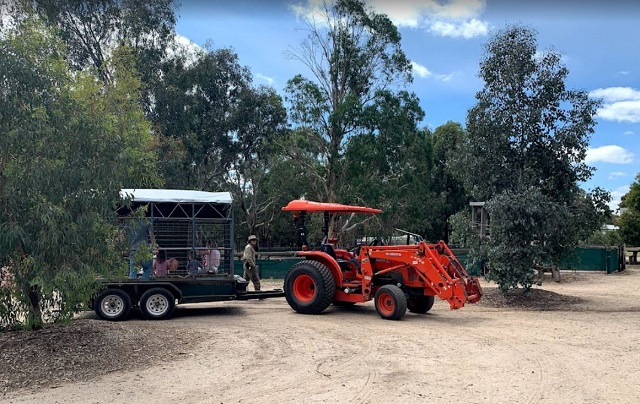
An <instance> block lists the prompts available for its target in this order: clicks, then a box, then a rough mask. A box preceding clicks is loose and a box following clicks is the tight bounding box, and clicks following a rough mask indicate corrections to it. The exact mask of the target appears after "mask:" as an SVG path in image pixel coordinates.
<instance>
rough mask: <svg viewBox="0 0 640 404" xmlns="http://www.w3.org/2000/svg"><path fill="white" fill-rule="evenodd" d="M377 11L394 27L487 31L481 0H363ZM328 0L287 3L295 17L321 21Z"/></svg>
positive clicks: (454, 33)
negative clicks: (289, 4) (481, 17)
mask: <svg viewBox="0 0 640 404" xmlns="http://www.w3.org/2000/svg"><path fill="white" fill-rule="evenodd" d="M366 2H367V3H368V4H369V5H370V6H371V7H372V8H373V9H374V10H375V11H376V12H378V13H383V14H386V15H387V16H388V17H389V19H390V20H391V21H392V22H393V23H394V24H395V25H396V26H398V27H410V28H419V27H425V28H426V29H427V30H428V31H429V32H432V33H435V34H437V35H440V36H449V37H453V38H467V39H468V38H474V37H476V36H483V35H487V34H488V32H489V23H488V22H486V21H482V20H480V19H478V17H479V16H480V14H482V12H483V11H484V9H485V7H486V1H485V0H398V1H390V0H366ZM331 3H332V0H304V1H303V2H302V3H298V4H293V5H291V6H289V8H290V10H291V11H293V13H294V14H296V15H297V16H299V17H304V18H307V19H309V20H310V21H314V22H316V23H322V21H323V20H324V17H325V16H326V12H325V8H326V6H327V5H328V4H331Z"/></svg>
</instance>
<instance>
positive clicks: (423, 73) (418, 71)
mask: <svg viewBox="0 0 640 404" xmlns="http://www.w3.org/2000/svg"><path fill="white" fill-rule="evenodd" d="M411 67H412V68H413V74H415V75H416V76H418V77H422V78H427V77H429V76H431V72H430V71H429V69H427V68H426V67H424V66H422V65H421V64H420V63H418V62H414V61H413V60H412V61H411Z"/></svg>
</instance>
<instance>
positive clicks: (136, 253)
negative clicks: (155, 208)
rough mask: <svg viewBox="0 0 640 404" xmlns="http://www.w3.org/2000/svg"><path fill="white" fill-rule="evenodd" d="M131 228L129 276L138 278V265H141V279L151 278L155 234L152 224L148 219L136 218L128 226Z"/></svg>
mask: <svg viewBox="0 0 640 404" xmlns="http://www.w3.org/2000/svg"><path fill="white" fill-rule="evenodd" d="M130 229H131V230H133V231H132V232H131V234H130V238H129V278H130V279H137V278H138V266H141V267H142V279H144V280H149V279H151V267H152V266H153V251H154V249H155V243H156V240H155V236H154V234H153V226H152V224H151V222H149V221H148V220H136V221H134V222H133V223H132V224H131V227H130Z"/></svg>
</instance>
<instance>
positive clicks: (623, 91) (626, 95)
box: [589, 87, 640, 102]
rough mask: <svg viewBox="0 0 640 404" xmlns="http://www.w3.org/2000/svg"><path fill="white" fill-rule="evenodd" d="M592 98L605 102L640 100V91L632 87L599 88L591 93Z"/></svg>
mask: <svg viewBox="0 0 640 404" xmlns="http://www.w3.org/2000/svg"><path fill="white" fill-rule="evenodd" d="M589 96H590V97H596V98H602V99H603V100H604V102H616V101H629V100H636V101H638V100H640V91H638V90H636V89H633V88H631V87H608V88H598V89H595V90H593V91H591V92H590V93H589Z"/></svg>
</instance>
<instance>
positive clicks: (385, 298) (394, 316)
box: [375, 285, 407, 320]
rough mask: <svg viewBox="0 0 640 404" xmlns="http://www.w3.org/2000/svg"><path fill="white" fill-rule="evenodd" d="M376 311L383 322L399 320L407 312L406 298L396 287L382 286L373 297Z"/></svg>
mask: <svg viewBox="0 0 640 404" xmlns="http://www.w3.org/2000/svg"><path fill="white" fill-rule="evenodd" d="M375 304H376V310H377V311H378V314H380V317H382V318H384V319H385V320H400V319H401V318H402V316H404V313H406V312H407V297H406V296H405V294H404V292H403V291H402V289H400V288H399V287H397V286H396V285H384V286H382V287H380V289H378V291H377V292H376V296H375Z"/></svg>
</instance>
